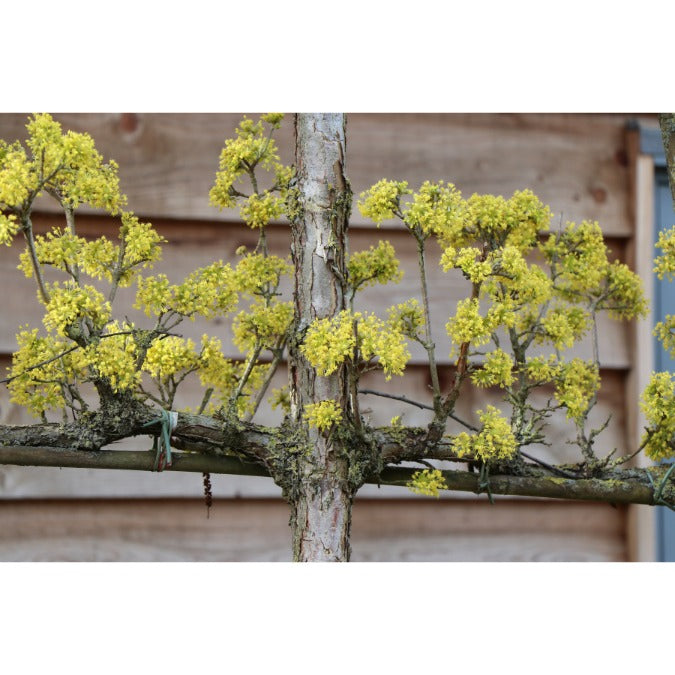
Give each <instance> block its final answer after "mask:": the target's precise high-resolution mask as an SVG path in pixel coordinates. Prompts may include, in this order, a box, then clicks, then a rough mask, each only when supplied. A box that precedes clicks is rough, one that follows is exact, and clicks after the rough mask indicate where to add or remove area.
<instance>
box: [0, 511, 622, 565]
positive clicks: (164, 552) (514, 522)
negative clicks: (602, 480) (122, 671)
mask: <svg viewBox="0 0 675 675" xmlns="http://www.w3.org/2000/svg"><path fill="white" fill-rule="evenodd" d="M0 519H1V521H2V523H3V527H2V528H0V560H2V561H33V560H41V561H92V562H93V561H288V560H290V547H291V545H290V530H289V527H288V507H287V506H286V505H285V504H284V503H283V502H281V501H277V500H269V501H247V502H241V501H227V500H216V501H215V502H214V505H213V507H212V509H211V512H210V517H209V518H208V519H207V518H206V509H205V507H204V505H203V503H200V502H199V501H197V500H181V501H176V500H169V501H167V500H159V501H152V502H147V501H140V500H136V501H127V502H110V501H100V500H96V501H82V502H62V501H56V502H50V501H31V502H23V503H17V502H9V503H7V502H5V503H0ZM624 520H625V509H612V508H611V507H609V506H607V505H596V504H564V503H559V502H552V503H546V504H542V503H541V502H532V501H522V502H513V501H501V500H498V501H497V503H496V504H495V505H488V504H484V503H479V502H473V501H472V502H462V503H448V502H433V501H429V500H428V501H425V502H409V503H404V504H402V503H398V502H395V501H372V500H364V499H361V500H360V499H357V501H356V503H355V505H354V511H353V523H352V560H353V561H356V562H358V561H427V560H428V561H469V562H470V561H569V562H571V561H620V560H625V559H626V546H625V541H624V536H623V532H624Z"/></svg>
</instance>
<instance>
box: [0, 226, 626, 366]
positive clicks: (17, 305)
mask: <svg viewBox="0 0 675 675" xmlns="http://www.w3.org/2000/svg"><path fill="white" fill-rule="evenodd" d="M77 222H78V231H79V232H80V233H81V234H82V235H83V236H86V237H92V238H93V237H98V236H101V235H105V236H107V237H109V238H111V239H114V240H116V239H117V222H116V221H114V220H112V219H107V218H97V217H91V216H83V217H81V218H79V219H78V221H77ZM61 224H62V223H61V222H60V220H59V219H55V218H54V217H53V216H47V215H45V214H40V215H36V218H35V228H36V231H39V232H45V231H49V230H50V229H51V227H53V226H54V225H61ZM155 226H156V228H157V230H158V232H159V233H160V234H162V236H164V237H165V238H166V239H167V240H168V243H167V244H166V245H164V247H163V257H162V260H161V261H160V262H158V263H157V264H156V265H155V267H154V269H153V270H149V271H145V273H146V274H158V273H164V274H166V275H167V276H168V277H169V279H170V280H171V281H172V282H173V283H178V282H180V281H182V280H183V279H184V278H185V277H186V276H187V275H188V274H190V273H191V272H192V271H193V270H195V269H196V268H198V267H202V266H205V265H208V264H210V263H212V262H213V261H214V260H219V259H221V260H223V262H229V263H231V264H232V265H235V264H236V263H237V260H238V257H237V256H236V254H235V252H236V250H237V249H238V248H239V247H240V246H246V247H247V248H248V249H249V250H253V249H254V248H255V244H256V241H257V236H256V233H255V232H253V231H251V230H250V229H248V228H246V227H245V226H243V225H240V224H233V223H226V224H221V225H214V224H209V223H200V222H194V221H192V222H185V223H178V222H171V221H166V220H161V221H156V222H155ZM380 239H384V240H388V241H390V242H391V244H392V245H393V246H394V248H395V249H396V252H397V255H398V257H399V259H400V263H401V269H402V270H403V272H404V275H403V279H402V280H401V282H400V283H398V284H388V285H387V286H382V285H376V286H372V287H369V288H366V289H364V290H363V291H362V292H360V293H359V294H358V295H357V302H356V307H357V309H359V310H364V309H367V310H369V311H376V313H377V314H378V315H380V316H381V317H383V318H385V317H386V309H387V307H390V306H392V305H395V304H398V303H402V302H405V301H406V300H408V299H410V298H412V297H414V298H418V299H419V300H420V303H421V295H420V290H419V288H420V282H419V272H418V261H417V251H416V244H415V242H414V240H413V238H412V237H411V236H410V235H409V234H408V233H407V232H404V231H398V232H396V231H389V232H382V231H378V230H375V229H371V228H368V229H365V228H364V229H355V230H352V231H351V233H350V244H349V245H350V251H352V252H356V251H362V250H367V249H368V248H369V247H370V246H372V245H375V244H376V243H377V242H378V241H379V240H380ZM268 243H269V247H270V251H271V252H272V253H274V254H276V255H279V256H281V257H286V256H287V255H288V252H289V246H290V232H289V229H288V228H287V227H285V226H277V227H272V228H270V231H269V234H268ZM608 246H609V248H610V249H611V250H612V252H613V255H615V256H616V257H618V258H619V259H623V257H624V255H625V241H624V240H622V239H616V238H615V239H611V240H609V241H608ZM23 248H24V244H23V242H22V241H21V240H20V239H19V238H16V239H15V241H14V244H13V245H12V246H11V247H4V246H3V247H2V248H1V249H0V286H2V287H3V288H11V289H12V292H11V293H6V294H5V295H4V296H3V298H2V300H0V315H1V316H2V320H1V321H0V353H10V352H12V351H13V350H14V349H15V348H16V339H15V334H16V331H17V327H18V326H19V325H25V324H28V325H30V326H32V327H33V326H40V325H41V322H42V317H43V311H42V309H43V308H42V305H40V304H39V303H38V301H37V294H36V286H35V281H34V280H33V279H25V278H24V277H23V275H22V273H21V272H19V271H17V269H16V265H17V263H18V260H19V255H20V253H21V251H22V250H23ZM439 260H440V250H439V247H438V246H437V245H435V244H433V243H432V244H430V246H429V251H428V262H427V272H428V285H429V296H430V298H429V301H430V312H431V317H432V335H433V338H434V340H435V343H436V346H437V360H438V362H439V363H441V364H443V363H449V362H450V359H449V356H450V347H451V345H450V339H449V338H448V336H447V332H446V328H445V325H446V323H447V321H448V318H449V316H451V315H452V314H453V313H454V312H455V310H456V307H457V302H458V301H459V300H462V299H464V298H466V297H468V296H469V295H470V292H471V291H470V286H469V284H468V283H467V282H466V280H465V279H463V277H462V276H461V274H460V273H459V272H458V271H456V270H454V271H452V272H450V273H446V272H443V270H442V268H441V267H440V265H439ZM49 278H51V279H58V278H61V279H62V278H64V275H63V274H58V273H57V274H54V275H49ZM89 282H90V281H88V282H87V283H89ZM290 283H291V280H290V279H286V280H285V282H284V285H283V287H282V290H283V291H284V292H285V294H286V297H287V298H290V290H291V287H290ZM95 285H97V286H99V287H101V288H107V286H106V285H105V284H103V285H101V284H100V283H96V284H95ZM135 293H136V284H133V285H132V286H131V287H130V288H126V289H120V291H119V293H118V296H117V299H116V303H115V306H114V308H113V310H114V312H113V313H114V316H118V317H124V316H128V317H129V318H131V319H132V320H134V321H138V322H139V325H141V326H150V325H151V323H152V321H151V319H148V318H147V317H145V315H144V314H143V313H142V312H141V311H140V310H135V309H133V308H132V305H133V303H134V299H135ZM244 306H245V305H244ZM230 321H231V317H226V318H224V319H223V318H220V317H218V318H216V319H214V320H211V321H207V320H206V319H197V320H196V321H194V322H192V321H185V322H183V324H181V325H180V326H179V327H178V328H177V329H176V331H175V332H177V333H179V334H181V335H183V336H184V337H187V338H191V339H192V340H194V341H195V342H196V343H197V344H198V343H199V340H200V337H201V335H202V334H203V333H208V334H210V335H215V336H217V337H219V338H220V339H221V340H222V342H223V350H224V352H225V354H226V355H227V356H229V357H231V358H238V357H240V356H241V355H240V354H239V352H238V350H237V349H236V348H235V347H234V345H233V344H232V337H231V330H230V328H229V324H230ZM598 328H599V331H598V332H599V336H600V360H601V364H602V366H603V367H606V368H619V369H625V368H629V367H630V366H631V365H632V355H631V351H630V349H629V346H628V331H629V329H628V324H625V323H621V322H617V321H615V320H613V319H610V318H609V317H608V316H607V314H606V313H604V312H602V313H600V314H599V316H598ZM410 352H411V356H412V361H413V362H417V363H426V361H427V357H426V352H425V351H424V349H423V348H422V347H421V346H420V345H419V344H417V343H413V344H411V345H410ZM544 352H545V350H544V349H543V348H542V349H539V350H538V351H533V353H544ZM566 353H567V354H568V355H569V357H570V358H572V357H575V356H579V357H581V358H585V359H589V358H592V354H593V350H592V342H591V338H590V335H589V336H587V337H585V338H584V339H583V340H582V341H581V342H580V343H579V344H578V345H576V346H575V347H574V348H573V349H571V350H568V351H567V352H566Z"/></svg>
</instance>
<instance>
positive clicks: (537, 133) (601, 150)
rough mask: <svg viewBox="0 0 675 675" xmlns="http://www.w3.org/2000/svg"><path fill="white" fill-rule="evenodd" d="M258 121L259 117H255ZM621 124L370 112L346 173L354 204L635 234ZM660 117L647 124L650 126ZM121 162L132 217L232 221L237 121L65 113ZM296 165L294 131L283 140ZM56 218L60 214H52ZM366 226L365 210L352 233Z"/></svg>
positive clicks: (10, 117) (351, 137)
mask: <svg viewBox="0 0 675 675" xmlns="http://www.w3.org/2000/svg"><path fill="white" fill-rule="evenodd" d="M253 117H255V116H253ZM634 117H635V116H634V115H621V114H589V115H578V114H363V113H355V114H351V115H349V116H348V126H347V134H348V141H347V170H348V174H349V176H350V180H351V183H352V187H353V189H354V192H355V194H357V195H358V194H359V193H360V192H361V191H362V190H365V189H367V188H368V187H370V185H372V184H373V183H375V182H376V181H377V180H379V179H380V178H383V177H386V178H390V179H395V180H407V181H408V182H409V184H410V186H411V187H413V188H417V187H419V185H420V184H421V183H422V182H423V181H424V180H427V179H429V180H439V179H442V180H445V181H450V182H453V183H455V184H456V185H457V186H458V187H459V188H460V189H461V190H462V191H463V192H464V193H466V194H467V195H468V194H472V193H473V192H489V193H495V194H503V195H505V196H508V195H510V194H511V193H512V192H513V191H514V190H516V189H523V188H525V187H527V188H530V189H532V190H534V191H535V193H536V194H538V195H539V196H540V197H541V198H542V199H543V200H544V201H546V202H547V203H549V204H550V205H551V208H552V209H553V210H554V212H555V213H556V214H557V215H558V217H559V216H562V217H563V218H564V219H567V220H582V219H591V220H598V221H599V222H600V223H601V224H602V226H603V227H604V228H605V231H606V232H607V233H611V234H619V235H629V234H630V233H631V232H632V223H631V217H630V209H629V195H628V189H627V178H628V166H627V165H628V162H627V160H626V141H625V127H626V123H627V122H628V120H629V119H632V118H634ZM653 117H654V116H646V118H647V119H650V120H651V119H652V118H653ZM55 118H56V119H57V120H59V121H60V122H61V123H62V124H63V126H64V128H68V129H72V130H74V131H86V132H88V133H90V134H92V136H93V137H94V139H95V140H96V143H97V147H98V148H99V149H100V151H101V152H102V153H103V155H104V156H105V157H112V158H113V159H115V160H117V161H118V163H119V164H120V167H121V176H122V186H123V189H124V191H125V192H126V193H127V194H128V196H129V203H130V208H132V209H133V210H135V211H136V212H137V213H139V214H144V215H148V214H150V215H152V216H153V217H160V216H165V217H175V218H199V219H208V220H212V221H218V220H227V219H231V218H232V217H233V212H231V211H223V212H222V213H218V211H217V210H216V209H214V208H212V207H211V206H209V200H208V193H209V189H210V188H211V186H212V184H213V179H214V174H215V171H216V169H217V167H218V157H219V154H220V150H221V148H222V146H223V143H224V140H225V138H228V137H230V136H231V135H232V134H233V131H234V128H235V127H236V125H237V123H238V121H239V120H240V118H241V116H240V115H237V114H173V113H172V114H133V113H124V114H120V113H107V114H94V113H88V114H74V113H70V114H57V115H55ZM26 119H27V115H26V114H20V113H16V114H14V113H12V114H2V115H0V138H3V139H5V140H14V139H16V138H21V139H23V138H25V133H26V132H25V123H26ZM279 146H280V149H281V156H282V159H283V161H286V162H290V161H291V160H292V157H293V139H292V124H290V123H287V124H285V125H284V128H283V129H282V130H281V132H280V134H279ZM48 208H52V207H51V206H49V207H48ZM362 223H363V219H362V218H361V216H360V214H359V213H358V212H357V211H355V212H354V216H353V218H352V225H356V226H358V225H360V224H362Z"/></svg>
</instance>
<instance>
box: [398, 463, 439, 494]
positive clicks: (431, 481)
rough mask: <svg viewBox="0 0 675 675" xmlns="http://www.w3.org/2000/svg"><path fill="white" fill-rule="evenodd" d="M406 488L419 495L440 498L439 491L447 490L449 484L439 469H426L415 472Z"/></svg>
mask: <svg viewBox="0 0 675 675" xmlns="http://www.w3.org/2000/svg"><path fill="white" fill-rule="evenodd" d="M406 487H407V488H408V489H409V490H410V491H411V492H414V493H415V494H418V495H424V496H425V497H438V496H439V494H438V491H439V490H447V489H448V484H447V483H446V482H445V478H444V477H443V474H442V473H441V471H440V470H439V469H424V470H423V471H415V473H414V474H413V475H412V478H411V479H410V482H409V483H408V484H407V486H406Z"/></svg>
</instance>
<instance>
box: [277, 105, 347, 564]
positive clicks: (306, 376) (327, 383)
mask: <svg viewBox="0 0 675 675" xmlns="http://www.w3.org/2000/svg"><path fill="white" fill-rule="evenodd" d="M345 154H346V135H345V116H344V115H343V114H321V113H317V114H299V115H297V116H296V169H297V203H298V207H299V208H298V212H297V214H295V215H296V217H295V218H294V222H293V223H292V230H293V235H292V242H293V243H292V255H293V262H294V264H295V320H296V325H295V329H296V336H295V337H296V339H295V340H294V341H293V343H292V345H291V349H290V378H291V414H292V417H293V420H294V422H295V424H296V427H298V428H299V430H300V431H301V433H302V434H303V435H304V434H306V441H305V443H303V444H302V445H304V447H303V448H301V449H300V451H299V461H298V465H297V466H298V474H297V476H296V481H295V485H294V486H293V490H292V494H287V498H288V499H289V502H290V504H291V525H292V528H293V553H294V558H295V559H296V560H300V561H308V560H317V561H318V560H322V561H340V560H348V559H349V529H350V523H351V505H352V499H353V492H354V489H353V488H351V487H350V486H349V481H348V471H349V466H348V459H347V457H346V454H345V453H344V452H343V448H341V447H340V441H339V440H338V438H337V436H336V435H334V434H331V433H326V432H319V431H318V430H317V429H315V428H308V427H307V426H306V424H305V422H304V420H303V411H304V408H305V406H306V405H308V404H313V403H318V402H320V401H325V400H331V401H335V402H337V403H338V405H339V406H340V408H341V409H342V410H343V411H345V413H347V412H348V410H347V406H348V383H347V376H346V373H345V369H344V367H343V368H340V369H338V370H337V371H336V372H335V373H333V374H331V375H328V376H325V377H321V376H319V375H317V373H316V371H315V370H314V368H313V367H312V366H311V365H310V364H309V363H308V361H307V359H306V358H305V357H304V356H303V354H302V353H301V351H300V349H299V346H300V342H301V340H302V337H303V336H304V333H305V331H306V330H307V327H308V326H309V325H310V323H311V322H312V321H313V320H315V319H323V318H330V317H334V316H336V315H337V314H338V313H339V312H340V311H341V310H343V309H344V308H345V293H344V288H343V278H344V276H343V275H344V271H345V249H346V231H347V219H348V216H349V209H350V206H351V193H350V191H349V184H348V182H347V179H346V177H345V161H344V160H345ZM287 493H288V491H287Z"/></svg>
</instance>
